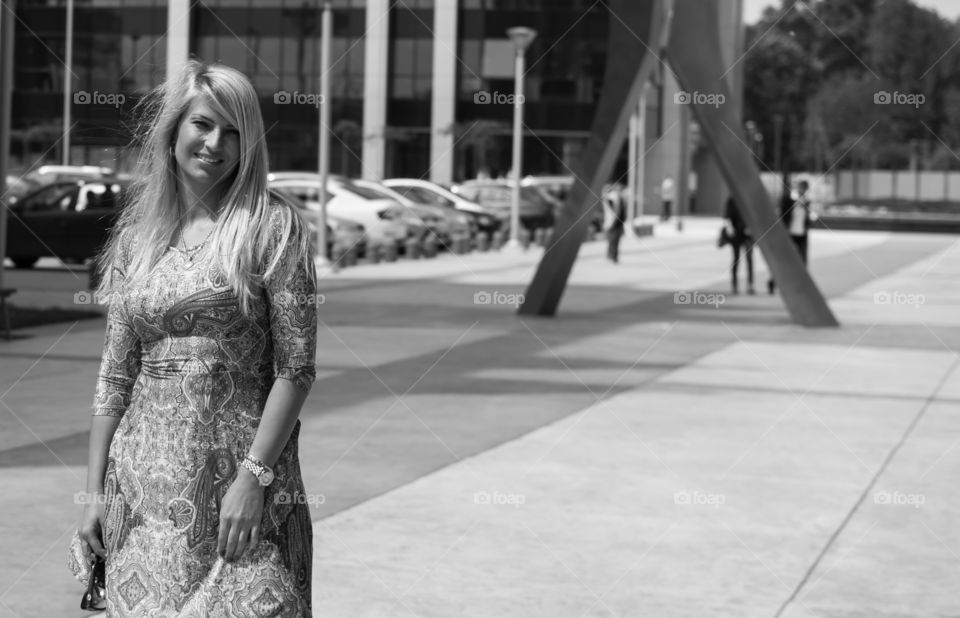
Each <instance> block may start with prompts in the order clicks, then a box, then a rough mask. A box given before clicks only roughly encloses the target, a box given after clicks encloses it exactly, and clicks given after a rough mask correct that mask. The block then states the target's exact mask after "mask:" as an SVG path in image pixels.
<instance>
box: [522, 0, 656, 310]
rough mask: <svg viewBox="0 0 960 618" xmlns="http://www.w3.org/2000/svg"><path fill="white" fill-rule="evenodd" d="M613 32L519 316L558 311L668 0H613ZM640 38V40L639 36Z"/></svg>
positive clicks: (650, 59)
mask: <svg viewBox="0 0 960 618" xmlns="http://www.w3.org/2000/svg"><path fill="white" fill-rule="evenodd" d="M608 5H609V7H610V33H609V43H608V45H607V66H606V71H605V72H604V78H603V92H602V93H601V94H600V101H599V102H598V104H597V112H596V115H595V116H594V119H593V125H592V126H591V130H590V138H589V140H588V142H587V146H586V148H585V149H584V151H583V154H582V156H581V157H580V160H579V161H578V162H577V164H576V166H575V167H574V169H573V177H574V185H573V187H572V188H571V190H570V193H569V194H568V195H567V199H566V201H565V203H564V207H563V210H562V211H561V213H560V216H559V217H558V218H557V221H556V224H555V228H554V233H553V236H552V237H551V240H550V244H549V245H547V250H546V252H545V253H544V256H543V259H542V260H541V261H540V264H539V266H538V267H537V272H536V274H535V275H534V277H533V281H531V283H530V285H529V286H528V287H527V290H526V294H525V298H526V299H525V301H524V303H523V304H522V305H521V306H520V308H519V310H518V311H519V313H520V314H526V315H553V314H554V313H556V311H557V306H558V305H559V304H560V298H561V296H562V295H563V290H564V288H565V287H566V285H567V279H568V278H569V277H570V271H571V269H572V268H573V263H574V261H575V260H576V259H577V253H578V252H579V250H580V245H581V244H582V243H583V239H584V237H585V236H586V234H587V230H588V228H589V225H590V217H589V216H588V213H589V212H590V211H591V210H592V208H593V207H594V206H596V204H597V203H598V202H599V201H600V198H599V197H598V196H599V195H600V192H601V190H602V187H603V185H604V183H605V182H607V180H608V179H609V178H610V174H611V173H612V172H613V167H614V164H615V163H616V158H617V155H618V154H619V153H620V148H621V147H622V146H623V140H624V139H625V138H626V133H627V123H628V121H629V118H630V113H631V111H632V110H633V109H634V108H635V107H636V104H637V99H638V98H639V96H640V89H641V87H642V85H643V83H644V82H645V81H646V77H647V75H648V72H649V70H650V68H651V67H652V66H653V63H654V62H659V60H658V59H657V58H655V57H653V54H652V53H651V52H650V49H659V48H660V42H659V41H660V38H661V35H662V33H663V31H664V23H663V22H664V19H665V13H666V10H665V9H666V3H665V2H664V1H663V0H649V1H647V2H635V1H632V0H611V1H610V2H608ZM638 37H639V38H638Z"/></svg>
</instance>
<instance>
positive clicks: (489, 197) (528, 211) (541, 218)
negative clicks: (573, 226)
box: [452, 179, 554, 230]
mask: <svg viewBox="0 0 960 618" xmlns="http://www.w3.org/2000/svg"><path fill="white" fill-rule="evenodd" d="M452 190H453V191H454V193H457V194H458V195H462V196H463V197H465V198H467V199H468V200H472V201H474V202H477V203H478V204H480V205H481V206H486V207H487V208H489V209H491V210H493V211H495V212H496V213H497V214H498V216H499V217H501V218H504V217H505V218H506V219H507V221H509V220H510V210H511V207H512V204H513V184H512V183H511V182H510V181H507V180H494V179H489V180H468V181H466V182H463V183H461V184H459V185H455V186H454V187H453V188H452ZM519 207H520V213H519V214H520V225H521V226H523V227H525V228H527V229H528V230H534V229H537V228H541V227H550V226H552V225H553V217H554V214H553V209H554V204H553V202H552V201H551V200H550V199H548V198H547V197H546V196H544V195H543V194H542V193H541V192H540V191H539V190H537V189H536V188H534V187H524V186H521V187H520V205H519Z"/></svg>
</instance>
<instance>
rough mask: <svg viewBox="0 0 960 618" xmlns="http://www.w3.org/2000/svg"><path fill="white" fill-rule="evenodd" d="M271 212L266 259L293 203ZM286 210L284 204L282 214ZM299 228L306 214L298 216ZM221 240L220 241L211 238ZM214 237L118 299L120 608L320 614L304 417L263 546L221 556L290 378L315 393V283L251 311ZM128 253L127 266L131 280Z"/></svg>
mask: <svg viewBox="0 0 960 618" xmlns="http://www.w3.org/2000/svg"><path fill="white" fill-rule="evenodd" d="M271 208H272V210H271V213H270V231H271V233H270V235H269V238H271V239H272V242H271V243H270V244H269V245H268V246H270V247H273V248H274V249H273V250H272V251H271V250H268V258H271V257H273V256H274V255H275V253H274V252H275V251H280V253H281V260H282V263H283V264H288V265H289V264H291V263H293V261H294V260H295V258H294V255H293V253H294V252H293V251H292V250H291V249H290V247H291V246H292V244H293V243H290V244H288V245H287V246H286V248H284V247H279V244H280V243H279V242H278V241H277V239H278V238H279V237H280V235H281V230H282V229H283V227H284V225H286V224H288V223H289V224H291V225H293V229H294V236H295V235H297V234H302V233H305V232H304V230H305V228H306V226H305V225H304V223H303V221H302V220H301V219H300V217H299V216H298V215H297V214H296V213H295V212H294V211H293V210H292V209H290V208H289V207H287V206H281V205H274V206H271ZM284 209H286V211H284ZM290 222H292V223H290ZM207 242H208V241H207ZM200 255H202V248H201V246H198V247H194V248H191V249H188V250H181V249H177V248H170V249H169V250H168V251H167V253H165V254H164V256H163V257H162V258H161V260H160V261H159V262H158V263H157V265H156V267H155V268H154V269H153V270H152V271H151V274H150V276H149V279H148V280H147V281H145V282H143V283H142V284H138V285H137V286H132V285H131V286H126V285H123V283H121V288H120V291H119V292H118V293H117V294H116V295H115V297H114V300H113V302H111V303H110V307H109V312H108V317H107V330H106V339H105V343H104V350H103V361H102V365H101V368H100V374H99V379H98V382H97V388H96V395H95V400H94V406H93V407H94V414H95V415H97V414H106V415H113V416H121V417H122V418H121V420H120V424H119V426H118V427H117V431H116V433H115V434H114V437H113V441H112V443H111V445H110V450H109V454H108V458H107V470H106V478H105V484H104V485H105V492H106V501H107V503H106V517H105V525H104V528H105V529H104V541H105V544H106V547H107V550H108V552H109V557H108V560H107V569H106V576H107V615H108V616H137V617H177V618H186V617H193V616H210V617H214V616H217V617H221V616H223V617H225V616H231V617H232V616H242V617H244V618H247V617H249V618H254V617H259V616H271V617H272V616H296V617H300V616H310V615H311V614H310V594H311V590H310V583H311V582H310V569H311V558H312V549H313V546H312V537H313V531H312V527H311V520H310V512H309V507H308V505H307V504H306V501H305V500H303V499H301V498H302V497H303V496H304V487H303V481H302V478H301V474H300V464H299V460H298V455H297V439H298V435H299V430H300V421H297V423H296V427H295V428H294V430H293V433H292V435H291V437H290V439H289V441H288V442H287V444H286V445H285V446H284V448H283V451H282V454H281V455H280V458H279V460H278V461H277V463H276V465H275V466H274V472H275V473H276V480H275V481H274V482H273V483H272V484H271V485H270V486H269V487H267V488H266V490H265V493H264V511H263V518H262V520H261V523H260V537H261V540H260V543H259V544H258V546H257V547H256V548H255V549H253V550H248V551H247V552H246V553H245V554H244V555H243V557H241V558H240V559H239V560H236V561H234V562H232V563H227V562H225V561H224V560H222V559H221V558H220V557H219V556H218V554H217V538H218V528H219V511H220V502H221V500H222V499H223V496H224V494H225V493H226V491H227V489H228V488H229V486H230V484H231V482H232V481H233V480H234V479H235V478H236V475H237V472H238V464H239V462H240V461H241V460H242V459H243V457H244V455H246V454H247V452H248V451H249V449H250V445H251V443H252V442H253V438H254V435H255V433H256V430H257V427H258V425H259V422H260V416H261V413H262V411H263V407H264V403H265V402H266V399H267V395H268V393H269V392H270V389H271V387H272V385H273V383H274V380H276V379H284V380H290V381H291V382H292V383H293V384H294V385H296V386H297V387H299V388H301V389H303V390H306V391H309V389H310V386H311V385H312V383H313V381H314V379H315V377H316V373H315V368H314V356H315V350H316V328H317V315H316V304H315V302H314V299H315V298H316V277H315V274H314V273H313V270H312V268H308V267H304V266H294V267H292V268H288V269H286V271H285V274H284V275H283V276H281V277H276V278H274V279H273V280H272V281H268V282H267V283H266V284H265V285H264V286H263V287H262V288H261V289H260V293H259V295H258V297H257V298H256V299H255V300H254V301H253V302H252V311H251V312H250V315H249V316H248V317H245V316H244V315H243V314H242V313H241V311H240V308H239V303H238V299H237V296H236V294H234V292H232V291H231V289H230V288H229V286H227V284H226V282H225V280H224V278H223V276H222V275H221V274H220V272H218V270H217V269H216V268H215V267H213V266H211V265H210V264H209V262H205V261H204V260H202V259H201V258H199V257H198V256H200ZM129 260H130V256H129V251H126V252H124V251H121V257H120V259H118V260H117V261H118V262H119V263H117V264H114V266H113V268H114V269H115V271H114V272H115V276H116V277H118V278H120V280H121V282H122V281H123V275H124V272H125V268H126V267H127V266H128V265H129Z"/></svg>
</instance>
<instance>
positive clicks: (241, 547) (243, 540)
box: [233, 529, 250, 560]
mask: <svg viewBox="0 0 960 618" xmlns="http://www.w3.org/2000/svg"><path fill="white" fill-rule="evenodd" d="M249 540H250V531H249V530H244V529H241V530H240V531H239V532H237V547H236V550H235V551H234V552H233V559H234V560H237V559H239V558H240V557H241V556H243V552H245V551H246V550H247V543H248V542H249Z"/></svg>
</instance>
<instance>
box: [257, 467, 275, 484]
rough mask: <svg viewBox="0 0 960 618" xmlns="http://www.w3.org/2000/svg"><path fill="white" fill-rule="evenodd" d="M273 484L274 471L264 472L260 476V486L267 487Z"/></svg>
mask: <svg viewBox="0 0 960 618" xmlns="http://www.w3.org/2000/svg"><path fill="white" fill-rule="evenodd" d="M272 482H273V471H272V470H269V469H268V470H264V471H263V473H262V474H261V475H260V484H261V485H263V486H267V485H269V484H270V483H272Z"/></svg>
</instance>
